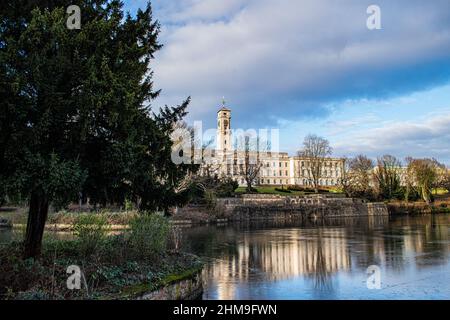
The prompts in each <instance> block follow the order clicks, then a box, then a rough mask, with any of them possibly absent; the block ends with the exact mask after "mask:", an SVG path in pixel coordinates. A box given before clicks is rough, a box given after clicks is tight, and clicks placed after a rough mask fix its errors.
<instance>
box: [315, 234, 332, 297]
mask: <svg viewBox="0 0 450 320" xmlns="http://www.w3.org/2000/svg"><path fill="white" fill-rule="evenodd" d="M315 257H316V259H315V262H314V263H315V272H314V273H313V277H314V287H315V288H316V289H318V290H322V291H323V290H328V291H330V290H332V287H333V285H332V282H331V274H330V272H329V271H328V267H327V260H326V256H325V253H324V245H323V235H322V229H319V230H318V232H317V250H316V254H315Z"/></svg>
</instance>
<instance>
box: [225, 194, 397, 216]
mask: <svg viewBox="0 0 450 320" xmlns="http://www.w3.org/2000/svg"><path fill="white" fill-rule="evenodd" d="M217 206H218V211H220V212H221V213H222V214H223V215H224V216H225V217H227V218H228V220H235V221H239V220H252V219H268V218H272V219H288V218H289V219H290V218H296V217H297V218H300V217H305V218H309V217H350V216H382V215H388V214H389V213H388V210H387V207H386V205H385V204H384V203H366V202H364V201H363V200H361V199H353V198H341V197H334V196H329V195H309V196H281V195H263V194H254V195H253V194H247V195H243V196H242V197H240V198H223V199H219V200H218V204H217Z"/></svg>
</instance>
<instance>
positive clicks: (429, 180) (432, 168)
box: [408, 159, 443, 204]
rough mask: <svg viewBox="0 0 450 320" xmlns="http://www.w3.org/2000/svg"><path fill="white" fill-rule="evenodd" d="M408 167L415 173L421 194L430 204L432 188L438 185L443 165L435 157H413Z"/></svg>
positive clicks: (415, 179)
mask: <svg viewBox="0 0 450 320" xmlns="http://www.w3.org/2000/svg"><path fill="white" fill-rule="evenodd" d="M408 167H409V170H411V172H412V173H413V174H414V181H415V183H416V185H417V188H418V191H419V194H420V195H421V197H422V199H423V200H424V201H425V202H426V203H427V204H430V202H431V200H432V199H431V198H432V197H431V195H432V189H433V187H435V186H436V181H437V180H438V174H439V171H440V170H441V169H442V168H443V165H442V164H440V163H439V162H438V161H436V160H435V159H412V160H411V161H410V163H409V166H408Z"/></svg>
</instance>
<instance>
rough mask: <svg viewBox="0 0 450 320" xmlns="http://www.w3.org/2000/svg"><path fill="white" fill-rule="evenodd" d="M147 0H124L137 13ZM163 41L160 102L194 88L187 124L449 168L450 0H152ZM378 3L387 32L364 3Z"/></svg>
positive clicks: (158, 63)
mask: <svg viewBox="0 0 450 320" xmlns="http://www.w3.org/2000/svg"><path fill="white" fill-rule="evenodd" d="M145 3H146V1H144V0H127V1H125V7H126V9H127V10H130V11H131V12H135V10H136V9H137V8H138V7H144V6H145ZM152 3H153V8H154V14H155V17H156V18H157V19H158V20H159V21H160V22H161V24H162V33H161V38H160V39H161V42H162V43H163V44H164V48H163V49H162V50H161V51H160V52H159V53H158V54H157V55H156V59H155V61H154V62H153V65H152V68H153V69H154V71H155V78H154V79H155V86H156V87H157V88H161V89H162V94H161V96H160V97H159V98H158V99H157V101H155V102H154V106H155V107H156V106H159V105H163V104H171V105H173V104H178V103H180V102H181V101H182V100H183V99H184V98H185V97H187V96H191V97H192V103H191V106H190V114H189V117H188V121H194V120H202V121H203V122H204V127H214V125H215V116H216V111H217V109H218V107H219V105H220V102H221V99H222V96H225V98H226V100H227V104H228V106H229V107H230V108H231V109H232V112H233V119H232V126H233V127H234V128H237V127H238V128H243V129H248V128H257V129H258V128H266V127H268V128H279V129H280V138H281V141H280V148H281V149H282V150H283V151H288V152H290V153H291V154H294V153H295V152H296V150H298V149H299V148H300V147H301V143H302V140H303V138H304V136H305V135H307V134H308V133H315V134H319V135H322V136H324V137H326V138H327V139H329V140H330V142H331V144H332V146H333V147H334V154H335V155H336V156H343V155H346V156H353V155H355V154H358V153H364V154H367V155H369V156H371V157H376V156H379V155H382V154H385V153H390V154H394V155H396V156H398V157H400V158H404V157H405V156H408V155H410V156H415V157H436V158H437V159H438V160H440V161H442V162H445V163H446V164H447V165H450V1H448V0H433V1H426V0H420V1H419V0H397V1H392V0H370V1H366V0H341V1H333V0H276V1H275V0H227V1H224V0H155V1H153V2H152ZM371 4H376V5H378V6H379V7H380V8H381V23H382V29H381V30H372V31H371V30H368V29H367V27H366V19H367V17H368V14H367V13H366V9H367V7H368V6H369V5H371Z"/></svg>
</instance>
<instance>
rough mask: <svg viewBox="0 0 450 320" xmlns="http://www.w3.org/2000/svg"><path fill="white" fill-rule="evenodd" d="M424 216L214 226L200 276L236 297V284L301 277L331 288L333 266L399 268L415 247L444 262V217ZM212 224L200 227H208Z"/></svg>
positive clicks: (347, 269)
mask: <svg viewBox="0 0 450 320" xmlns="http://www.w3.org/2000/svg"><path fill="white" fill-rule="evenodd" d="M443 218H447V219H448V217H446V216H444V217H443ZM424 219H425V220H423V221H417V220H414V223H410V222H408V221H405V220H404V219H403V220H399V222H397V221H395V219H394V220H393V219H392V218H391V219H389V218H388V217H378V218H377V219H375V220H374V219H373V218H372V219H363V220H361V219H354V218H353V219H348V220H347V221H344V220H343V219H340V220H335V221H320V222H307V223H305V222H302V223H301V224H295V223H285V224H284V225H283V224H282V225H279V224H278V225H275V226H274V225H271V224H270V223H269V224H268V225H267V224H266V225H265V224H262V225H256V226H253V228H250V227H249V226H248V225H240V226H239V225H238V226H227V227H225V228H222V229H220V228H219V229H215V230H214V232H212V233H210V234H209V238H208V244H205V242H203V243H202V245H203V246H205V247H203V249H206V248H209V249H211V248H214V249H213V250H212V251H209V252H208V254H207V255H208V256H209V257H210V258H211V262H210V263H208V264H207V265H206V267H205V269H204V278H205V279H213V280H214V284H213V285H215V286H217V288H216V292H217V298H218V299H236V290H237V286H238V285H247V286H249V285H251V284H252V283H258V282H262V281H265V282H274V281H282V280H289V279H290V278H299V277H302V278H304V279H305V281H309V283H310V284H311V285H312V286H313V287H314V288H315V289H316V290H318V291H320V290H327V291H331V290H333V283H332V279H333V275H334V274H335V273H337V272H344V273H345V272H351V271H352V269H357V270H359V271H364V270H365V269H366V268H367V267H368V266H369V265H371V264H377V265H380V266H385V267H388V268H392V269H399V270H401V269H402V268H403V267H404V265H405V259H406V258H408V257H409V258H411V259H413V261H415V263H416V264H417V265H418V267H420V266H421V265H423V264H424V263H423V261H421V255H420V254H419V255H418V253H425V252H427V251H430V252H433V254H434V255H436V257H435V258H436V259H437V260H439V259H440V260H441V261H442V262H443V263H447V256H448V251H449V248H448V223H447V224H445V223H444V224H442V223H435V222H436V221H434V222H433V221H432V220H430V217H426V218H424ZM438 222H442V221H438ZM210 228H211V227H206V228H205V229H203V230H208V232H211V229H210ZM195 234H196V233H195V232H193V234H191V237H190V238H189V237H188V242H191V243H192V242H194V243H195V241H196V240H195V238H197V237H198V236H199V235H202V234H203V233H202V231H199V232H198V233H197V236H195ZM205 240H206V239H203V240H202V241H205ZM194 251H197V252H196V253H198V254H202V252H199V250H194ZM200 251H203V250H200ZM206 285H210V284H206Z"/></svg>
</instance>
